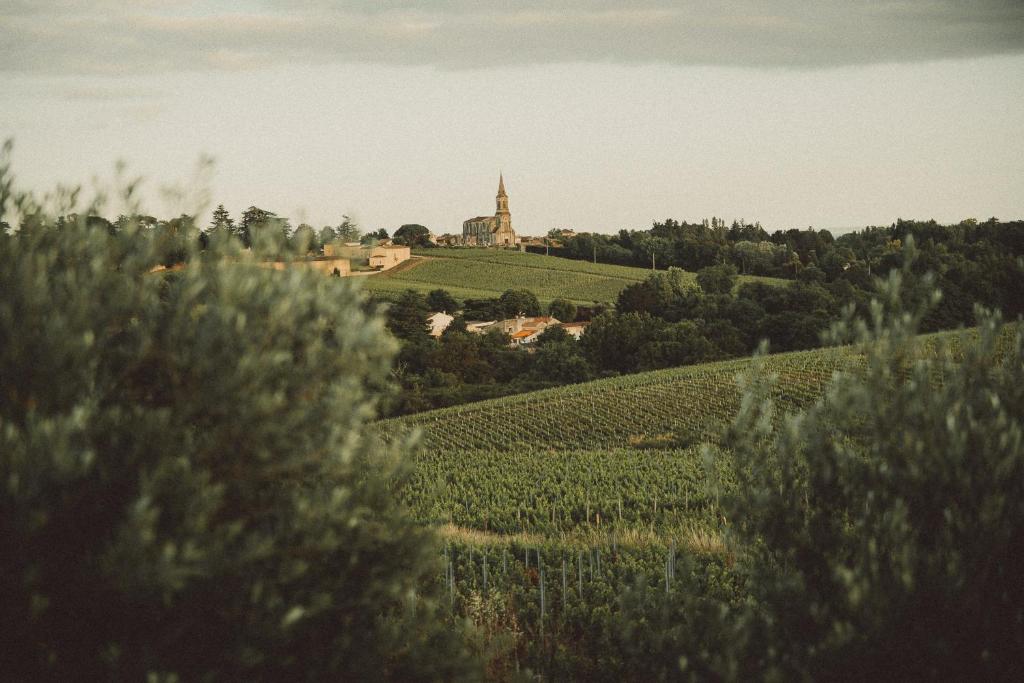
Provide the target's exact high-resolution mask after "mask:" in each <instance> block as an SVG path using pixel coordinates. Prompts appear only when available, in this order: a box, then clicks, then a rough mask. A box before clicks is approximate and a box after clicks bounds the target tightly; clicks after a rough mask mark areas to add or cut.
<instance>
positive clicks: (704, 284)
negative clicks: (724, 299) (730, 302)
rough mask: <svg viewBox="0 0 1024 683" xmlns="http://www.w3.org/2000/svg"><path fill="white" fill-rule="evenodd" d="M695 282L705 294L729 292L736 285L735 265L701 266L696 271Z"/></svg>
mask: <svg viewBox="0 0 1024 683" xmlns="http://www.w3.org/2000/svg"><path fill="white" fill-rule="evenodd" d="M697 284H698V285H700V288H701V289H702V290H704V293H705V294H729V293H731V292H732V289H733V287H735V286H736V267H735V266H733V265H732V264H721V265H717V266H708V267H707V268H701V269H700V270H699V271H698V272H697Z"/></svg>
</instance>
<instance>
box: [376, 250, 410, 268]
mask: <svg viewBox="0 0 1024 683" xmlns="http://www.w3.org/2000/svg"><path fill="white" fill-rule="evenodd" d="M410 256H411V253H410V250H409V247H374V248H373V250H372V251H370V267H371V268H377V269H379V270H387V269H388V268H393V267H395V266H397V265H398V264H399V263H401V262H402V261H408V260H409V257H410Z"/></svg>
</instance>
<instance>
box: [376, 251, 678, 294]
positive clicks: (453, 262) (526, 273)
mask: <svg viewBox="0 0 1024 683" xmlns="http://www.w3.org/2000/svg"><path fill="white" fill-rule="evenodd" d="M416 254H417V256H418V257H421V258H422V259H423V261H422V262H420V263H418V264H416V265H415V266H413V267H409V268H405V269H401V270H396V271H395V272H394V273H388V272H385V273H381V274H379V275H372V276H369V277H367V278H365V280H364V286H365V287H366V288H367V289H369V290H370V291H372V292H376V293H379V294H382V295H383V296H385V297H386V296H388V295H389V294H394V293H395V292H399V291H403V290H405V289H415V290H418V291H422V292H429V291H430V290H432V289H438V288H443V289H447V290H448V291H449V292H451V293H452V294H453V295H454V296H456V297H459V298H462V299H466V298H488V297H496V296H498V295H500V294H501V293H502V292H504V291H505V290H507V289H528V290H530V291H531V292H533V293H534V294H536V295H537V298H538V299H540V300H541V301H544V302H548V301H551V300H552V299H556V298H563V299H569V300H571V301H574V302H576V303H577V304H593V303H610V302H614V301H615V299H616V298H617V297H618V295H619V292H620V291H622V289H623V288H624V287H626V286H627V285H630V284H632V283H634V282H639V281H641V280H643V279H645V278H646V277H647V276H648V275H650V273H651V271H649V270H646V269H643V268H631V267H628V266H616V265H609V264H600V263H598V264H594V263H588V262H586V261H575V260H572V259H564V258H557V257H554V256H544V255H542V254H527V253H521V252H517V251H499V250H490V249H429V250H424V251H417V252H416ZM688 277H689V279H690V281H691V282H692V283H694V286H696V280H695V279H694V276H693V275H692V274H690V275H688Z"/></svg>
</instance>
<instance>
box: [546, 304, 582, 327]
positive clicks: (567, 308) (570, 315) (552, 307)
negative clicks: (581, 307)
mask: <svg viewBox="0 0 1024 683" xmlns="http://www.w3.org/2000/svg"><path fill="white" fill-rule="evenodd" d="M548 315H550V316H552V317H555V318H557V319H558V320H559V321H560V322H563V323H571V322H573V321H574V320H576V304H574V303H573V302H571V301H568V300H567V299H554V300H553V301H552V302H551V303H550V304H549V305H548Z"/></svg>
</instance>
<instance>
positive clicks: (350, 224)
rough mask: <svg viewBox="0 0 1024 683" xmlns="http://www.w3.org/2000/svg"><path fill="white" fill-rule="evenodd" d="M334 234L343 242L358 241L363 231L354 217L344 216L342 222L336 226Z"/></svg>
mask: <svg viewBox="0 0 1024 683" xmlns="http://www.w3.org/2000/svg"><path fill="white" fill-rule="evenodd" d="M334 234H335V235H336V237H337V239H339V240H340V241H342V242H358V241H359V238H360V236H361V234H362V232H361V231H360V229H359V225H358V224H357V223H356V222H355V220H354V219H352V218H350V217H349V216H342V221H341V223H340V224H339V225H338V227H336V228H334Z"/></svg>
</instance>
